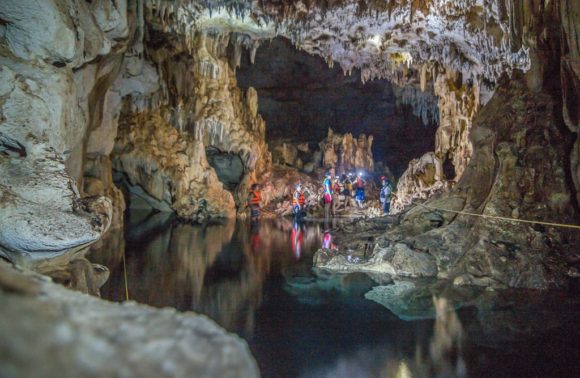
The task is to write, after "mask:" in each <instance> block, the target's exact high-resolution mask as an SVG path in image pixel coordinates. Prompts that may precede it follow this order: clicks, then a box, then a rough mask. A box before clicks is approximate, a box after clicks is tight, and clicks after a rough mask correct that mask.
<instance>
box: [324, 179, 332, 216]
mask: <svg viewBox="0 0 580 378" xmlns="http://www.w3.org/2000/svg"><path fill="white" fill-rule="evenodd" d="M330 177H331V176H330V173H329V172H326V173H325V175H324V181H322V188H323V193H324V194H323V196H324V218H325V219H328V218H329V217H330V204H331V203H332V181H331V180H330Z"/></svg>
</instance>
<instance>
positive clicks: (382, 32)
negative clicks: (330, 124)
mask: <svg viewBox="0 0 580 378" xmlns="http://www.w3.org/2000/svg"><path fill="white" fill-rule="evenodd" d="M147 4H148V7H147V11H148V12H149V20H153V21H152V22H153V23H157V24H160V25H158V26H159V27H161V28H163V29H164V30H166V31H177V32H179V33H182V34H184V35H186V36H187V35H188V34H191V33H194V32H195V31H197V30H202V31H204V32H208V33H218V34H222V33H223V34H225V33H234V36H235V37H234V38H233V41H234V43H239V44H241V45H242V46H244V47H246V48H248V49H250V50H251V51H255V49H257V47H258V46H259V45H260V43H262V42H263V41H264V40H269V39H272V38H274V37H276V36H282V37H286V38H288V39H290V40H291V41H292V43H293V44H294V45H295V46H296V47H297V48H298V49H302V50H305V51H306V52H308V53H311V54H316V55H319V56H321V57H322V58H324V59H325V60H326V62H327V63H328V65H329V66H333V65H334V64H338V65H340V67H341V68H342V69H343V71H344V72H345V74H350V73H352V72H353V70H355V69H357V71H356V72H360V76H361V80H362V81H363V82H364V81H368V80H372V79H389V80H391V81H393V82H395V83H397V84H399V85H419V84H421V87H422V89H425V87H427V86H428V84H427V83H428V82H431V80H433V79H434V78H435V77H436V75H438V74H439V73H440V72H441V71H443V70H448V71H449V70H452V71H454V72H458V73H461V78H462V80H464V81H477V83H483V84H484V86H487V87H488V88H489V89H492V88H493V84H494V83H495V82H496V80H497V78H498V77H499V76H500V75H501V74H502V73H504V72H508V73H509V72H511V70H513V69H521V70H524V71H526V70H528V69H529V68H530V64H531V63H530V58H529V54H528V50H527V48H526V47H524V46H523V45H524V43H523V39H524V37H523V32H522V30H520V29H519V28H518V27H516V25H521V22H519V21H521V20H518V17H521V14H522V13H523V11H522V7H523V6H524V5H523V2H521V1H519V0H454V1H449V0H410V1H409V0H390V1H352V0H336V1H332V0H326V1H314V0H305V1H227V0H221V1H190V0H181V1H179V2H170V1H164V0H149V1H148V2H147ZM253 55H254V53H252V56H253ZM482 100H483V99H482Z"/></svg>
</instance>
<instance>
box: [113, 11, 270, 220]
mask: <svg viewBox="0 0 580 378" xmlns="http://www.w3.org/2000/svg"><path fill="white" fill-rule="evenodd" d="M149 25H150V29H149V34H148V36H147V38H146V39H145V52H144V54H145V55H146V56H148V57H149V60H145V61H143V60H137V61H135V62H129V63H128V64H127V65H126V66H125V71H124V74H123V75H122V76H121V77H120V78H119V79H118V82H116V83H114V85H113V89H112V90H114V91H118V92H120V93H121V94H124V95H125V96H126V95H127V94H130V95H131V97H130V102H129V103H128V104H125V105H124V106H125V108H124V109H122V110H121V114H120V116H119V132H118V136H117V139H116V141H115V147H114V149H113V153H112V159H113V167H114V168H115V170H116V171H117V172H119V173H122V174H123V175H124V177H125V179H126V180H125V183H126V184H127V186H128V188H129V191H130V192H131V193H132V194H134V195H136V196H138V197H141V198H142V199H144V201H145V202H146V203H148V204H149V205H150V206H151V207H153V208H156V209H159V210H162V211H171V210H173V211H175V212H176V213H177V215H178V216H179V217H180V218H182V219H186V220H193V221H203V220H206V219H208V218H218V217H234V216H235V215H236V204H238V205H240V206H243V205H244V201H245V199H246V193H247V191H248V187H249V185H250V184H251V183H252V182H255V181H256V180H258V178H259V177H260V176H261V175H262V174H263V173H265V172H266V171H267V169H269V165H270V160H271V158H270V153H269V152H268V149H267V145H266V143H265V137H264V135H265V123H264V121H263V119H262V118H261V117H260V116H259V115H258V114H257V107H258V105H257V95H256V92H255V90H254V89H253V88H249V89H248V90H247V91H246V93H242V92H241V90H240V89H238V87H237V85H236V79H235V75H234V71H233V68H234V67H232V66H231V65H230V63H229V57H228V52H227V51H228V50H227V47H228V45H229V43H230V42H229V36H228V35H227V34H226V35H211V34H206V33H201V32H200V33H197V34H195V35H193V36H187V37H188V38H189V37H191V39H187V38H186V36H179V35H178V36H174V35H173V34H171V33H170V32H169V31H165V30H163V29H162V25H157V24H156V23H155V19H154V18H153V19H151V20H150V24H149ZM148 67H156V68H155V69H153V68H148ZM148 71H149V72H151V74H150V75H148V74H147V72H148ZM150 76H152V77H150ZM139 84H140V85H139ZM119 97H122V95H121V96H119V95H117V98H119ZM151 99H154V101H151ZM120 105H121V104H120V103H119V104H118V106H120ZM227 156H232V157H234V158H237V161H239V164H238V165H239V167H238V168H237V170H236V172H237V173H235V174H232V172H228V169H229V166H230V165H231V164H228V161H226V163H225V164H220V163H219V162H220V161H221V160H220V157H227ZM223 177H234V180H233V182H232V180H224V181H225V182H223V183H222V182H221V181H220V179H223Z"/></svg>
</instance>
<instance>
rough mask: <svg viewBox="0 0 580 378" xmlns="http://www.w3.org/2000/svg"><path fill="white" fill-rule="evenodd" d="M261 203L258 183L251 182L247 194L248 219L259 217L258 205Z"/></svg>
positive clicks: (253, 219)
mask: <svg viewBox="0 0 580 378" xmlns="http://www.w3.org/2000/svg"><path fill="white" fill-rule="evenodd" d="M261 203H262V192H261V191H260V184H253V185H252V187H251V189H250V194H249V195H248V204H247V206H248V207H249V208H250V219H251V220H252V221H256V220H258V218H260V206H261Z"/></svg>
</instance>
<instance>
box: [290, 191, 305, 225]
mask: <svg viewBox="0 0 580 378" xmlns="http://www.w3.org/2000/svg"><path fill="white" fill-rule="evenodd" d="M304 203H305V199H304V193H303V192H302V184H301V183H298V184H296V185H295V186H294V194H293V195H292V210H293V212H294V220H296V221H298V220H299V219H300V217H302V216H303V214H304Z"/></svg>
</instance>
